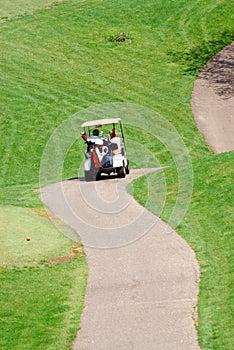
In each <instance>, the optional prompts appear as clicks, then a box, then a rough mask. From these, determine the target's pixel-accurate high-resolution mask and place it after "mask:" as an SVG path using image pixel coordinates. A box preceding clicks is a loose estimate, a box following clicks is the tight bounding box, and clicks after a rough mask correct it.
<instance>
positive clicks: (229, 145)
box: [191, 42, 234, 153]
mask: <svg viewBox="0 0 234 350" xmlns="http://www.w3.org/2000/svg"><path fill="white" fill-rule="evenodd" d="M191 105H192V110H193V114H194V117H195V120H196V123H197V126H198V129H199V130H200V131H201V132H202V133H203V135H204V137H205V140H206V142H207V143H208V144H209V145H210V146H211V148H212V149H213V150H214V152H215V153H222V152H228V151H232V150H234V138H233V134H234V42H233V43H231V44H230V45H228V46H227V47H225V48H224V49H223V50H222V51H221V52H219V53H218V54H217V55H215V56H214V57H213V58H211V59H210V60H209V61H208V63H207V65H206V66H205V67H204V68H203V69H202V70H201V72H200V74H199V76H198V79H197V80H196V81H195V84H194V90H193V94H192V100H191Z"/></svg>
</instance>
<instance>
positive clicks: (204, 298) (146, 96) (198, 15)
mask: <svg viewBox="0 0 234 350" xmlns="http://www.w3.org/2000/svg"><path fill="white" fill-rule="evenodd" d="M1 3H2V4H4V11H5V12H4V13H3V16H4V17H8V19H7V18H5V19H4V18H3V20H2V21H1V24H0V26H1V39H2V49H1V51H2V53H3V54H2V59H1V86H2V92H1V102H0V103H1V111H2V113H1V141H0V142H1V157H0V159H1V184H0V196H1V204H2V205H8V208H6V210H9V206H12V205H13V206H18V207H29V208H30V207H40V206H41V204H40V202H39V201H38V198H37V196H36V194H35V193H34V192H33V190H34V189H35V188H37V187H38V185H39V178H38V174H39V167H40V160H41V157H42V153H43V150H44V147H45V145H46V143H47V141H48V139H49V137H50V136H51V134H52V132H53V131H54V129H55V128H56V127H57V126H59V125H60V123H61V122H62V121H64V120H66V118H67V117H69V116H71V115H72V114H74V113H76V112H77V111H79V110H81V109H82V108H86V107H89V106H90V105H94V104H102V103H105V102H133V103H137V104H140V105H142V106H145V107H148V108H150V109H152V110H154V111H156V112H157V113H159V114H160V115H161V116H163V117H164V118H167V120H169V121H170V122H171V123H172V124H173V125H174V126H175V127H176V128H177V130H178V132H179V134H180V135H181V136H182V138H183V140H184V142H185V144H186V146H187V148H188V150H189V153H190V156H191V158H192V161H193V165H194V173H195V180H194V181H195V187H194V196H193V199H192V203H191V206H190V209H189V212H188V214H187V216H186V218H185V221H184V222H183V223H182V224H181V227H179V228H178V230H179V232H180V233H181V234H182V235H183V236H184V237H185V238H186V239H187V241H188V243H189V244H191V245H192V246H193V248H194V249H195V251H196V252H197V256H198V258H199V262H200V265H201V276H202V279H201V284H200V286H201V290H200V296H199V339H200V344H201V346H202V347H203V348H204V349H217V350H223V349H224V348H225V349H226V348H227V349H228V347H229V345H230V344H232V343H233V335H232V326H231V322H230V320H231V306H232V304H233V303H232V302H231V296H232V289H231V286H230V271H231V269H232V265H231V257H230V249H229V248H230V247H229V245H230V244H231V242H230V235H229V234H226V233H225V232H226V231H228V230H230V231H231V230H232V229H231V228H230V229H229V228H228V230H227V227H229V226H228V225H229V218H231V216H230V206H229V201H230V199H228V200H226V198H230V197H229V196H230V193H231V192H230V183H229V181H230V176H231V175H230V174H231V172H230V174H227V176H226V177H225V179H224V174H223V172H224V165H225V166H227V167H228V169H230V171H232V170H233V165H232V162H231V159H232V158H231V157H232V156H231V155H230V158H228V157H229V155H220V156H218V157H216V156H214V155H213V154H212V152H211V151H210V150H209V148H208V147H207V146H206V145H205V143H204V140H203V137H202V135H201V134H200V133H199V132H198V130H197V128H196V125H195V122H194V118H193V115H192V113H191V107H190V98H191V92H192V88H193V82H194V79H195V73H196V72H197V71H198V70H199V69H200V68H201V67H202V65H203V63H204V62H205V61H206V60H207V58H208V56H209V55H211V54H213V53H214V52H213V51H212V52H211V46H213V45H211V43H213V42H214V40H215V38H218V41H219V43H218V45H216V46H215V50H218V49H219V48H220V43H222V45H223V46H225V45H227V44H228V43H229V42H230V40H232V34H233V21H232V19H231V16H230V13H231V12H232V10H233V9H232V4H231V2H230V1H227V0H223V1H213V0H207V1H205V2H204V1H198V0H197V1H180V2H179V3H178V2H175V1H171V0H166V1H165V0H159V1H157V2H155V1H153V0H147V1H145V2H144V4H143V2H142V0H131V1H130V0H127V1H125V2H113V1H110V0H104V1H101V2H100V1H97V0H87V1H75V0H71V1H65V2H60V3H56V4H54V5H51V6H50V7H49V8H46V9H45V8H38V7H43V6H44V5H45V4H47V1H37V3H36V2H34V1H30V2H29V1H28V2H24V4H25V5H28V4H29V3H30V8H29V7H28V6H24V7H22V6H23V2H20V1H4V2H3V1H1ZM14 5H15V6H14ZM23 13H25V15H24V16H20V17H17V15H18V14H21V15H22V14H23ZM120 32H125V33H128V35H129V37H130V38H131V42H126V43H125V42H124V43H116V42H110V41H109V40H108V38H109V37H110V36H112V35H116V34H117V33H120ZM204 47H205V49H204ZM201 48H202V49H201ZM143 125H144V115H142V118H139V129H141V126H143ZM155 127H157V126H156V125H155ZM127 131H128V133H129V135H131V137H132V138H134V137H136V139H137V140H138V141H139V140H140V141H141V142H142V143H144V146H145V147H146V148H148V149H149V150H150V152H153V153H154V154H155V155H156V156H157V157H158V160H159V161H160V163H161V164H163V165H170V166H171V168H169V170H168V171H166V170H165V176H166V179H167V189H168V191H167V198H166V205H165V207H164V210H163V214H162V215H163V218H164V219H165V220H167V219H168V217H169V216H170V212H171V208H172V207H173V203H175V201H176V195H177V193H176V191H177V188H178V184H177V181H176V180H177V174H176V171H175V168H174V167H173V166H172V162H171V157H170V155H168V154H167V151H166V150H165V149H163V147H162V145H158V144H157V142H156V141H155V140H154V141H152V140H150V139H147V140H145V135H144V132H143V131H142V130H136V129H134V130H133V129H131V128H130V129H129V130H127ZM79 132H80V130H77V137H79V136H78V135H79ZM82 152H83V149H82V144H81V143H79V141H78V142H77V143H76V144H74V146H73V147H72V148H71V149H70V151H69V152H68V154H67V157H66V159H65V162H64V169H63V176H64V178H68V177H74V176H77V168H78V167H79V165H80V162H81V159H82ZM150 176H154V175H153V174H152V175H149V177H150ZM141 181H145V180H144V179H143V180H139V182H138V183H137V182H136V183H135V184H134V186H135V187H134V195H136V196H137V198H138V199H139V200H142V198H144V194H145V193H144V191H146V187H143V185H142V186H140V185H139V184H141ZM207 181H208V184H207ZM153 184H154V185H153ZM152 186H153V187H152V193H153V192H154V191H155V193H157V191H158V188H157V181H152ZM140 187H141V188H140ZM138 188H140V189H141V190H142V191H140V190H139V191H138ZM221 194H223V197H222V196H221ZM141 195H142V198H140V197H141ZM150 205H151V206H154V205H155V206H156V205H157V203H156V204H155V201H154V200H152V203H151V204H150ZM155 206H154V207H153V208H152V210H154V211H156V212H157V208H156V207H155ZM155 208H156V209H155ZM210 208H212V209H210ZM220 208H222V210H221V209H220ZM19 212H20V211H19ZM19 212H18V213H19ZM15 213H16V209H15V208H14V209H13V208H12V214H9V213H8V214H7V215H8V217H9V216H10V217H12V218H13V217H14V215H15ZM20 213H21V212H20ZM223 213H225V215H224V214H223ZM226 213H227V214H226ZM20 216H21V214H20ZM22 217H23V216H22ZM32 217H34V214H33V215H32ZM34 219H35V217H34ZM34 219H32V218H31V219H30V220H32V221H33V220H34ZM17 220H18V219H17ZM45 220H46V219H45ZM36 222H37V220H36V221H34V224H33V225H34V227H33V229H34V228H35V223H36ZM224 223H225V225H224ZM208 228H209V231H208V230H207V229H208ZM45 230H46V231H47V230H48V232H49V230H50V229H49V226H48V227H46V228H45ZM33 231H34V230H33ZM4 232H6V231H4ZM14 232H15V228H13V229H12V231H11V234H10V236H9V237H12V235H13V234H14ZM17 232H18V229H17ZM20 232H21V231H20ZM209 232H212V234H209ZM228 232H229V231H228ZM8 234H9V233H8ZM23 236H24V232H23V231H22V232H21V233H20V234H19V238H17V239H19V240H20V239H21V237H22V238H23ZM64 239H65V238H64ZM4 241H5V242H6V241H7V238H6V237H5V238H4ZM29 243H34V239H33V240H32V242H29ZM22 244H25V242H23V243H22ZM63 244H65V247H66V246H67V243H65V241H64V243H63ZM63 244H62V246H63ZM7 245H8V247H9V242H8V243H7ZM27 247H28V246H27ZM215 247H216V248H215ZM8 249H10V248H8ZM43 249H44V248H43ZM43 249H41V253H42V255H43V254H44V253H43ZM52 255H53V254H52ZM224 256H225V264H224V262H223V260H222V257H224ZM204 261H205V263H204ZM65 265H66V266H63V264H61V265H58V266H57V265H53V266H51V268H50V269H49V268H48V269H47V266H46V268H41V267H40V268H39V270H38V271H40V274H41V275H40V279H39V280H40V286H41V289H42V290H43V288H44V294H45V295H47V294H48V293H47V291H49V292H50V293H51V289H48V286H47V279H46V277H48V276H50V273H51V274H52V276H54V277H51V288H52V286H53V284H54V283H55V286H56V274H57V275H59V274H61V278H62V276H63V275H64V278H65V280H66V281H67V280H69V281H70V282H71V281H73V278H72V276H73V274H72V273H73V272H74V274H75V269H76V268H79V267H78V265H76V262H73V263H67V264H65ZM83 267H84V270H82V269H81V270H79V271H80V272H79V273H78V274H81V275H82V274H85V271H86V269H85V265H83ZM73 268H74V270H73ZM53 269H55V270H53ZM59 269H61V270H59ZM35 271H37V269H35V270H31V272H30V276H31V277H32V276H34V273H36V272H35ZM72 271H73V272H72ZM1 273H2V275H1V276H2V277H3V278H4V279H6V280H5V281H7V282H4V283H7V284H5V285H4V286H5V287H6V288H7V289H8V290H11V293H10V294H9V303H8V304H6V305H5V307H4V308H3V310H5V311H4V319H5V320H6V323H4V327H5V328H3V333H4V334H5V335H4V338H3V339H4V340H3V341H4V343H3V344H4V345H2V347H3V348H4V347H5V348H17V347H16V339H19V336H20V345H19V346H18V348H19V349H21V348H22V349H23V348H24V344H26V343H27V341H26V340H25V341H24V339H28V337H27V334H28V332H29V328H25V329H24V331H23V330H22V329H21V331H20V332H18V333H16V334H15V335H14V327H15V324H16V323H17V322H18V323H19V321H20V322H21V325H22V324H24V322H25V324H26V321H25V317H26V316H25V314H23V310H24V303H23V300H24V298H23V299H19V302H18V303H17V307H15V308H14V307H13V306H11V307H10V305H14V300H15V299H16V297H18V295H17V288H16V285H17V287H18V288H19V289H20V290H22V293H26V291H28V290H30V287H31V279H30V278H29V272H28V271H27V270H26V271H24V270H17V271H15V270H5V269H4V270H1ZM14 273H15V275H14ZM14 276H17V281H18V284H16V280H14ZM69 276H70V279H69ZM32 279H33V277H32ZM58 280H59V279H58ZM35 281H37V277H36V275H35ZM43 281H45V284H44V282H43ZM70 282H69V283H70ZM83 282H84V280H83ZM83 282H82V283H83ZM221 282H222V283H221ZM65 284H66V283H65ZM2 286H3V284H2ZM36 286H37V285H35V288H34V287H33V288H34V289H33V292H34V296H35V299H37V298H39V299H40V298H41V300H42V296H43V293H41V292H40V291H38V288H36ZM75 288H76V283H75V280H74V283H73V284H72V285H71V284H68V286H65V289H64V293H65V294H66V295H67V294H69V292H70V293H71V294H72V293H73V291H75ZM83 288H84V287H83V285H82V288H81V289H82V290H83ZM7 289H3V291H4V292H5V290H7ZM55 291H56V293H55ZM57 291H58V293H60V291H59V288H57V287H55V288H54V293H55V294H57ZM39 292H40V295H41V296H39V294H38V295H37V293H39ZM4 295H5V296H4V298H5V299H3V301H4V300H6V294H4ZM55 296H56V295H55ZM59 298H60V297H59V295H58V299H59ZM58 299H56V297H55V298H54V299H51V303H52V304H51V305H49V304H48V305H47V304H46V305H47V308H48V317H49V318H50V317H52V315H53V313H54V310H55V304H56V302H57V300H58ZM71 300H72V299H71ZM40 303H41V301H40V302H35V306H36V305H37V304H38V305H39V304H40ZM33 304H34V301H31V303H30V307H32V306H33ZM71 305H72V302H71V304H70V308H69V309H66V307H65V308H64V305H63V304H62V306H61V309H60V314H61V315H60V316H59V317H57V314H56V312H55V314H56V317H55V318H56V321H55V323H54V325H53V324H51V327H50V328H49V330H48V331H47V332H46V331H43V332H42V333H43V334H44V336H45V335H46V337H47V342H48V344H47V345H45V344H44V343H42V344H43V349H47V348H48V349H50V348H53V345H51V341H52V339H55V338H54V337H56V336H57V337H58V338H57V342H58V344H60V345H58V347H57V348H58V349H63V348H65V346H64V344H63V343H62V342H63V339H62V337H63V333H60V336H59V335H58V333H56V329H61V328H60V327H62V325H63V324H64V323H63V320H65V314H66V313H69V311H68V310H70V311H71V310H73V309H72V307H71ZM77 305H78V304H77ZM80 305H81V306H82V303H81V304H80ZM81 306H79V307H81ZM8 307H9V310H10V311H9V313H8V312H7V308H8ZM30 307H28V308H27V310H29V309H30ZM50 307H51V308H50ZM77 307H78V306H77ZM39 309H40V308H39ZM44 311H45V312H47V311H46V310H44ZM21 313H22V315H24V316H23V317H21V316H20V314H21ZM71 313H72V311H71ZM60 317H61V318H60ZM36 319H37V318H36ZM45 319H47V318H46V317H45ZM9 320H11V321H9ZM8 321H9V322H10V323H9V324H8V323H7V322H8ZM75 323H76V322H73V325H74V324H75ZM27 324H28V323H27ZM58 324H60V325H58ZM76 324H77V323H76ZM9 325H10V327H8V326H9ZM33 325H34V326H33V327H38V326H39V327H40V324H39V323H38V324H37V322H36V320H34V323H33ZM28 326H30V324H28ZM19 327H21V326H19ZM6 329H9V330H8V331H7V332H6ZM31 330H32V327H31ZM54 332H55V333H54ZM10 334H11V335H13V337H12V336H11V337H10ZM55 334H56V336H55ZM37 337H38V336H35V337H33V338H32V339H31V340H30V341H32V342H33V341H35V344H36V345H35V344H34V345H32V348H36V346H38V348H40V347H39V345H38V343H37V339H38V338H37ZM1 338H2V337H1ZM40 339H41V338H40ZM8 341H9V342H13V343H12V344H11V343H7V342H8ZM40 341H41V340H40ZM59 342H60V343H59ZM9 344H10V345H9ZM56 346H57V345H56ZM55 348H56V347H54V348H53V349H55ZM230 348H231V347H230Z"/></svg>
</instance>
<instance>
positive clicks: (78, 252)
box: [47, 245, 85, 264]
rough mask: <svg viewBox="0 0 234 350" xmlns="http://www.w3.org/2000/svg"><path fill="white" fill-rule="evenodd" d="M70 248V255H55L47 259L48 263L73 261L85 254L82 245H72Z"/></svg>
mask: <svg viewBox="0 0 234 350" xmlns="http://www.w3.org/2000/svg"><path fill="white" fill-rule="evenodd" d="M71 250H72V255H67V256H56V257H53V258H49V259H47V262H48V263H49V264H61V263H64V262H70V261H74V260H76V259H78V258H80V257H81V256H85V252H84V249H83V246H82V245H78V246H73V247H72V249H71Z"/></svg>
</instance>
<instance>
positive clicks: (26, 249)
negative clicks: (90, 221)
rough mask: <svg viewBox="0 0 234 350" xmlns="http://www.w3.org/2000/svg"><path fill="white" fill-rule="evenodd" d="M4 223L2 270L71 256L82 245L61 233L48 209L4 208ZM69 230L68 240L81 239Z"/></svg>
mask: <svg viewBox="0 0 234 350" xmlns="http://www.w3.org/2000/svg"><path fill="white" fill-rule="evenodd" d="M0 221H1V228H0V266H5V267H9V266H14V265H15V266H22V265H33V264H36V263H38V262H40V261H43V260H46V259H47V258H53V257H61V256H69V255H71V254H72V251H73V249H74V247H75V246H77V245H78V243H77V241H75V240H74V241H73V240H71V239H69V238H66V237H65V236H64V235H63V234H62V233H61V232H59V231H58V230H57V227H55V226H54V225H53V224H52V223H51V222H50V221H49V219H48V217H47V215H46V211H45V210H44V209H40V211H34V210H32V209H28V208H19V207H13V206H1V208H0ZM58 223H59V221H58ZM59 224H60V225H62V223H59ZM67 230H68V232H67V236H68V237H71V238H72V237H73V238H74V239H76V238H77V236H76V235H75V233H74V232H73V231H72V230H71V229H69V228H67ZM63 232H64V229H63ZM72 235H73V236H72ZM27 237H30V241H27V240H26V238H27Z"/></svg>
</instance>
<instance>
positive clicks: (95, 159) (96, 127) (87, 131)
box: [81, 118, 129, 181]
mask: <svg viewBox="0 0 234 350" xmlns="http://www.w3.org/2000/svg"><path fill="white" fill-rule="evenodd" d="M81 126H82V127H83V132H82V133H81V135H82V138H83V140H84V141H85V143H86V145H87V149H86V151H85V163H84V175H85V180H86V181H95V180H98V179H99V178H100V177H101V175H102V174H107V175H111V174H116V175H117V176H118V177H120V178H124V177H125V176H126V174H129V162H128V159H127V157H126V147H125V141H124V134H123V128H122V123H121V119H120V118H110V119H100V120H92V121H90V122H86V123H83V124H82V125H81ZM118 134H119V135H118Z"/></svg>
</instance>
